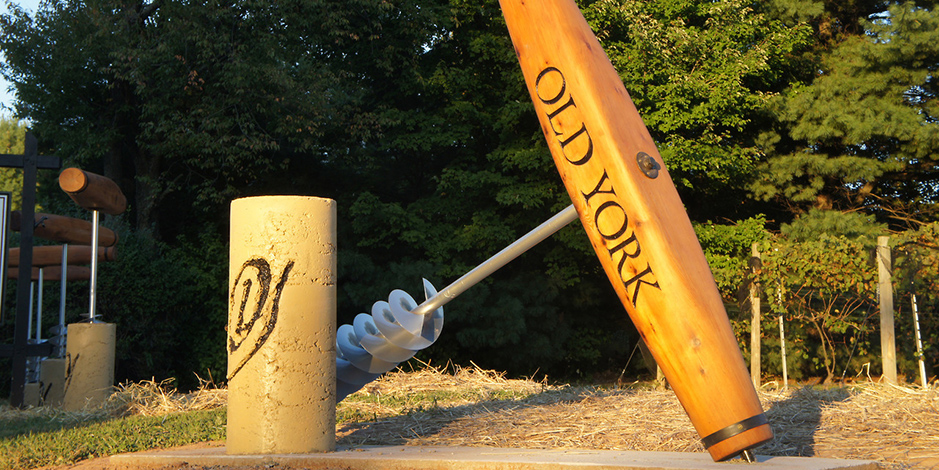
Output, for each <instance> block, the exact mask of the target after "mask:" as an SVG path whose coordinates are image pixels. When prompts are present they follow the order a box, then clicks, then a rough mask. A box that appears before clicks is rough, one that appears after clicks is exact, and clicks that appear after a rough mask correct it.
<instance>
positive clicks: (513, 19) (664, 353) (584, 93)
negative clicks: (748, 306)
mask: <svg viewBox="0 0 939 470" xmlns="http://www.w3.org/2000/svg"><path fill="white" fill-rule="evenodd" d="M500 3H501V5H502V11H503V13H504V15H505V20H506V24H507V25H508V29H509V33H510V35H511V37H512V42H513V43H514V45H515V50H516V53H517V55H518V59H519V62H520V64H521V67H522V72H523V73H524V75H525V82H526V84H527V85H528V91H529V93H530V95H531V99H532V101H533V103H534V105H535V111H536V113H537V114H538V118H539V120H540V122H541V127H542V130H543V131H544V134H545V137H546V139H547V141H548V146H549V148H550V150H551V154H552V156H553V158H554V162H555V164H556V165H557V168H558V171H559V172H560V174H561V179H562V180H563V181H564V184H565V186H566V187H567V191H568V194H569V195H570V197H571V199H572V201H573V203H574V206H575V207H576V209H577V212H578V214H579V215H580V220H581V222H582V223H583V226H584V229H585V230H586V231H587V235H588V236H589V238H590V242H591V244H592V245H593V248H594V250H595V251H596V253H597V256H598V257H599V258H600V262H601V264H602V265H603V268H604V270H605V271H606V274H607V277H609V279H610V281H611V282H612V284H613V287H614V289H615V290H616V293H617V294H618V295H619V298H620V300H621V302H622V303H623V305H624V306H625V308H626V310H627V312H628V313H629V316H630V317H631V318H632V320H633V322H634V323H635V325H636V328H637V329H638V330H639V333H640V334H641V335H642V337H643V339H644V340H645V342H646V344H647V345H648V346H649V349H650V350H651V352H652V354H653V356H654V357H655V360H656V361H657V362H658V364H659V366H660V367H661V368H662V370H663V372H664V373H665V377H666V378H667V379H668V382H669V384H670V385H671V386H672V388H673V389H674V391H675V394H676V395H677V396H678V398H679V400H680V401H681V403H682V406H683V407H684V408H685V410H686V411H687V413H688V416H689V417H690V418H691V422H692V423H693V424H694V426H695V428H696V429H697V431H698V433H699V435H700V436H702V442H703V443H704V444H705V447H706V448H707V449H708V451H709V452H710V454H711V457H712V458H713V459H714V460H724V459H728V458H731V457H734V456H736V455H738V454H741V453H742V452H743V451H745V450H748V449H750V448H752V447H755V446H758V445H759V444H762V443H764V442H766V441H768V440H770V439H772V437H773V433H772V430H771V429H770V427H769V424H768V422H767V420H766V417H765V415H764V414H763V409H762V407H761V406H760V401H759V399H758V397H757V394H756V391H755V390H754V388H753V384H752V383H751V381H750V376H749V373H748V371H747V369H746V365H745V364H744V361H743V357H742V355H741V353H740V349H739V347H738V346H737V340H736V339H735V337H734V334H733V331H732V329H731V326H730V322H729V321H728V318H727V313H726V312H725V310H724V305H723V302H722V301H721V297H720V294H719V292H718V290H717V286H716V284H715V282H714V278H713V276H712V274H711V271H710V269H709V267H708V264H707V261H706V260H705V258H704V254H703V252H702V250H701V246H700V244H699V243H698V240H697V237H696V236H695V233H694V230H693V229H692V227H691V223H690V221H689V219H688V215H687V214H686V212H685V210H684V207H683V205H682V202H681V200H680V199H679V197H678V193H677V191H676V190H675V186H674V184H673V183H672V180H671V178H670V177H669V174H668V170H666V168H665V167H664V165H663V164H662V158H661V157H660V156H659V152H658V150H657V149H656V147H655V144H654V143H653V140H652V137H651V136H650V135H649V132H648V130H647V129H646V127H645V125H644V124H643V122H642V119H641V118H640V116H639V113H638V112H637V111H636V108H635V106H634V105H633V102H632V101H631V99H630V97H629V94H628V93H627V92H626V89H625V87H624V86H623V83H622V81H621V80H620V78H619V75H618V74H617V72H616V70H615V69H614V68H613V66H612V64H611V63H610V61H609V59H608V58H607V57H606V54H605V53H604V52H603V49H602V48H601V46H600V43H599V42H598V41H597V39H596V37H595V36H594V34H593V32H592V31H591V30H590V27H589V26H588V25H587V22H586V21H585V20H584V18H583V16H582V14H581V12H580V10H579V9H578V8H577V5H576V4H575V3H574V1H573V0H541V1H537V2H533V1H525V0H500Z"/></svg>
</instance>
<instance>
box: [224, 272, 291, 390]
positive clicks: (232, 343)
mask: <svg viewBox="0 0 939 470" xmlns="http://www.w3.org/2000/svg"><path fill="white" fill-rule="evenodd" d="M293 266H294V262H293V261H289V262H288V263H287V265H286V266H285V267H284V271H283V272H282V273H281V275H280V278H279V279H278V280H277V284H276V285H275V286H274V289H273V296H272V295H271V294H272V292H271V283H272V282H273V280H274V278H273V275H272V271H271V264H270V263H269V262H268V261H267V260H265V259H264V258H260V257H258V258H252V259H250V260H248V261H246V262H245V263H244V264H243V265H242V266H241V270H240V271H239V272H238V275H237V276H235V280H234V282H233V283H232V286H231V290H230V293H229V298H228V308H229V309H230V310H234V308H235V307H236V306H237V307H238V311H237V314H236V315H233V316H230V317H229V324H228V356H229V358H228V360H229V363H230V364H232V363H234V364H235V365H234V367H231V366H229V369H230V372H229V374H228V380H231V378H232V377H234V376H235V374H237V373H238V372H239V371H240V370H241V369H242V367H244V365H245V364H246V363H247V362H248V361H249V360H251V358H252V357H254V355H255V354H257V352H258V350H260V349H261V346H263V345H264V343H265V342H267V339H268V338H269V337H270V336H271V332H272V331H274V326H275V325H276V324H277V312H278V310H279V309H280V295H281V294H282V293H283V291H284V286H286V285H287V280H288V279H289V277H290V271H291V270H292V269H293ZM268 298H270V301H268ZM249 340H250V341H249ZM243 348H244V349H243Z"/></svg>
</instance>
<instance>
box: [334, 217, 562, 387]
mask: <svg viewBox="0 0 939 470" xmlns="http://www.w3.org/2000/svg"><path fill="white" fill-rule="evenodd" d="M576 219H577V211H576V210H575V209H574V206H573V205H571V206H568V207H567V208H566V209H564V210H562V211H561V212H559V213H557V214H556V215H555V216H553V217H551V218H550V219H548V220H547V221H546V222H544V223H543V224H541V225H539V226H538V227H536V228H535V229H534V230H532V231H531V232H528V233H527V234H525V235H524V236H523V237H521V238H519V239H518V240H516V241H515V242H513V243H512V244H511V245H509V246H507V247H506V248H504V249H503V250H502V251H500V252H498V253H496V254H495V255H494V256H493V257H491V258H489V259H488V260H486V261H485V262H483V263H482V264H480V265H479V266H477V267H475V268H473V269H472V270H471V271H470V272H468V273H466V274H464V275H463V276H461V277H460V278H459V279H457V280H456V281H454V282H453V283H452V284H450V285H449V286H447V287H446V288H444V289H443V290H441V291H440V292H439V293H438V292H437V290H436V289H435V288H434V286H433V285H432V284H431V283H430V282H429V281H428V280H427V279H424V298H425V299H427V300H425V301H424V302H422V303H421V304H420V305H418V304H417V302H415V301H414V298H413V297H411V296H410V295H408V293H407V292H404V291H403V290H400V289H396V290H394V291H392V292H391V294H390V295H389V296H388V301H387V302H385V301H378V302H375V304H374V305H372V313H371V314H368V313H360V314H358V315H356V317H355V319H353V321H352V324H351V325H348V324H346V325H342V326H340V327H339V329H338V330H337V331H336V402H337V403H338V402H340V401H342V400H343V399H344V398H345V397H347V396H349V395H350V394H352V393H355V392H356V391H358V390H359V389H361V388H362V387H364V386H365V384H367V383H369V382H371V381H373V380H375V379H377V378H378V377H379V376H381V374H383V373H385V372H388V371H390V370H392V369H394V368H395V367H397V366H398V364H400V363H402V362H404V361H406V360H408V359H410V358H412V357H414V354H416V353H417V352H418V351H420V350H422V349H424V348H426V347H428V346H430V345H432V344H434V342H435V341H437V338H439V337H440V331H441V330H442V329H443V305H444V304H446V303H447V302H449V301H451V300H453V299H455V298H456V297H457V296H458V295H460V294H462V293H463V292H465V291H466V290H467V289H469V288H470V287H472V286H474V285H476V283H478V282H479V281H481V280H483V279H485V278H486V277H488V276H489V275H490V274H492V273H494V272H495V271H496V270H498V269H499V268H501V267H502V266H505V265H506V264H507V263H508V262H509V261H512V260H513V259H515V258H517V257H518V256H519V255H521V254H522V253H524V252H526V251H528V249H529V248H531V247H533V246H535V245H537V244H538V243H540V242H541V241H542V240H544V239H545V238H548V237H549V236H551V235H552V234H554V233H555V232H557V231H558V230H560V229H561V228H562V227H564V226H566V225H567V224H569V223H571V222H572V221H574V220H576Z"/></svg>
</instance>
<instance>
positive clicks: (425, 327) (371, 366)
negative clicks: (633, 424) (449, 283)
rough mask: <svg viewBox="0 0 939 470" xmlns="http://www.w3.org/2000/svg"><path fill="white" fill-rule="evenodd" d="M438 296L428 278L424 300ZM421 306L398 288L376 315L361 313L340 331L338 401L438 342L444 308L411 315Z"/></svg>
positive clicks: (380, 303)
mask: <svg viewBox="0 0 939 470" xmlns="http://www.w3.org/2000/svg"><path fill="white" fill-rule="evenodd" d="M435 295H437V290H436V289H435V288H434V286H433V285H432V284H431V283H430V281H428V280H427V279H424V297H425V298H426V299H429V298H431V297H433V296H435ZM417 306H418V304H417V302H415V301H414V298H412V297H411V296H410V295H408V293H407V292H404V291H403V290H400V289H396V290H394V291H392V292H391V294H390V295H389V296H388V301H387V302H385V301H378V302H375V304H374V305H372V313H371V314H368V313H360V314H358V315H356V317H355V319H354V320H353V321H352V325H348V324H346V325H342V326H340V327H339V329H338V330H337V331H336V402H337V403H338V402H340V401H342V400H343V399H344V398H346V397H347V396H349V395H351V394H352V393H355V392H356V391H357V390H359V389H360V388H362V387H364V386H365V384H367V383H369V382H371V381H373V380H375V379H377V378H378V377H379V376H380V375H381V374H383V373H385V372H388V371H389V370H391V369H394V368H395V367H397V366H398V364H400V363H402V362H404V361H406V360H408V359H410V358H412V357H414V354H415V353H417V351H420V350H422V349H424V348H426V347H428V346H430V345H431V344H434V341H437V338H438V337H440V331H441V330H442V329H443V307H440V308H438V309H436V310H434V311H433V312H431V313H428V314H427V315H416V314H414V313H411V311H412V310H414V309H415V308H417Z"/></svg>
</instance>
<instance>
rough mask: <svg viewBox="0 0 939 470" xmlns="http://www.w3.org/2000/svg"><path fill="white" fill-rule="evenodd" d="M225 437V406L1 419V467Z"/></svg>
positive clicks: (62, 461) (69, 461)
mask: <svg viewBox="0 0 939 470" xmlns="http://www.w3.org/2000/svg"><path fill="white" fill-rule="evenodd" d="M222 439H225V408H216V409H213V410H208V411H192V412H188V413H176V414H169V415H164V416H129V417H124V418H107V417H92V418H89V419H87V420H84V419H83V420H76V419H74V418H69V417H67V416H66V415H62V416H51V417H48V416H47V417H42V416H37V417H28V418H13V419H6V418H3V419H0V469H4V470H6V469H29V468H35V467H39V466H46V465H66V464H72V463H75V462H78V461H80V460H85V459H90V458H95V457H101V456H107V455H113V454H119V453H123V452H138V451H142V450H146V449H153V448H162V447H172V446H179V445H184V444H191V443H194V442H203V441H211V440H222Z"/></svg>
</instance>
